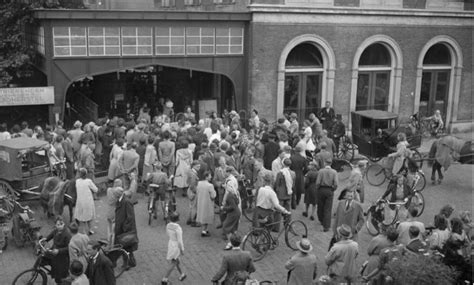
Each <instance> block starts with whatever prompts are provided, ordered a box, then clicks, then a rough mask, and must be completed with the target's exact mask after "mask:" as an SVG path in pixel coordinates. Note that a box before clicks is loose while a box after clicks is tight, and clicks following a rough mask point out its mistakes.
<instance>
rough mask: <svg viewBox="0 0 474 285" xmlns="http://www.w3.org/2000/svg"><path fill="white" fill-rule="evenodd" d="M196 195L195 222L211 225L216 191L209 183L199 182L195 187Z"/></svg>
mask: <svg viewBox="0 0 474 285" xmlns="http://www.w3.org/2000/svg"><path fill="white" fill-rule="evenodd" d="M196 194H197V217H196V221H197V222H198V223H201V224H212V223H213V222H214V202H213V200H212V199H214V198H216V191H215V190H214V186H213V185H212V184H211V183H209V181H205V180H203V181H199V182H198V184H197V187H196Z"/></svg>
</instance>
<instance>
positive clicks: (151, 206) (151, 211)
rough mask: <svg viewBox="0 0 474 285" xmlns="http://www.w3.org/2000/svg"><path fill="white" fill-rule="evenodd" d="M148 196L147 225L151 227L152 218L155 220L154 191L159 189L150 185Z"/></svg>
mask: <svg viewBox="0 0 474 285" xmlns="http://www.w3.org/2000/svg"><path fill="white" fill-rule="evenodd" d="M149 188H150V195H149V196H148V225H149V226H150V225H151V221H152V218H154V219H156V217H157V214H156V198H157V197H156V196H157V195H156V191H158V189H159V188H160V185H158V184H154V183H152V184H150V185H149Z"/></svg>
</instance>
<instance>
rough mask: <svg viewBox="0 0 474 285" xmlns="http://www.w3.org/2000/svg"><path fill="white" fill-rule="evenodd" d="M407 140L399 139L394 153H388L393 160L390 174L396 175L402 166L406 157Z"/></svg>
mask: <svg viewBox="0 0 474 285" xmlns="http://www.w3.org/2000/svg"><path fill="white" fill-rule="evenodd" d="M407 149H408V142H407V141H401V142H399V143H398V144H397V151H396V152H394V153H391V154H389V157H393V158H394V159H395V161H394V162H393V168H392V174H393V175H397V174H398V171H400V169H401V168H402V166H403V161H405V157H407V154H408V151H407Z"/></svg>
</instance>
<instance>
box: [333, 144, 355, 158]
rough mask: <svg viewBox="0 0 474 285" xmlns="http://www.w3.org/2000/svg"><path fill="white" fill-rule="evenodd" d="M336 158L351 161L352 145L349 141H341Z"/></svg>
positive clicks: (352, 156)
mask: <svg viewBox="0 0 474 285" xmlns="http://www.w3.org/2000/svg"><path fill="white" fill-rule="evenodd" d="M337 157H338V158H340V159H345V160H348V161H352V159H353V158H354V145H353V144H352V142H351V141H350V140H349V139H347V138H344V139H341V142H340V144H339V151H338V153H337Z"/></svg>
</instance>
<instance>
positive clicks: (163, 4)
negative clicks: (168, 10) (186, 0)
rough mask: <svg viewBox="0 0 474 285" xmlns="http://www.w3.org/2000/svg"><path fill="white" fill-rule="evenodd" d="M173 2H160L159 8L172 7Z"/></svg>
mask: <svg viewBox="0 0 474 285" xmlns="http://www.w3.org/2000/svg"><path fill="white" fill-rule="evenodd" d="M174 6H175V0H161V7H174Z"/></svg>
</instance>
